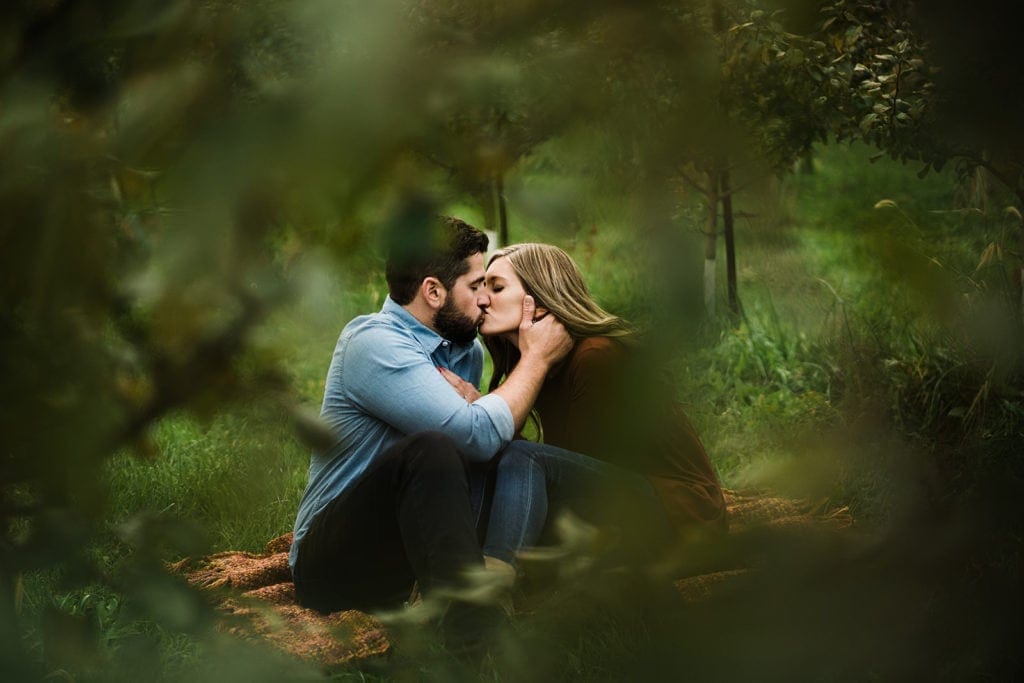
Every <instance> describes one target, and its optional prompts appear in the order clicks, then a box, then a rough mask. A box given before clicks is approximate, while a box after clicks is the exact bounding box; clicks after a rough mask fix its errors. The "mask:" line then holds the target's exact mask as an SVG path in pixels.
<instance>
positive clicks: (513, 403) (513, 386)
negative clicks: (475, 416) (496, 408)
mask: <svg viewBox="0 0 1024 683" xmlns="http://www.w3.org/2000/svg"><path fill="white" fill-rule="evenodd" d="M549 368H550V365H549V364H548V363H547V362H545V361H543V360H537V359H532V358H522V359H520V361H519V363H517V364H516V367H515V369H514V370H512V372H511V374H509V376H508V378H507V379H506V380H505V381H504V382H502V384H501V386H500V387H498V388H497V389H495V390H494V391H492V392H491V393H492V394H495V395H497V396H500V397H501V398H502V399H504V401H505V403H507V404H508V407H509V410H511V411H512V421H513V422H514V423H515V428H516V431H517V432H518V431H519V430H520V429H522V428H523V425H524V424H525V423H526V417H527V416H528V415H529V414H530V410H531V409H532V408H533V404H534V402H535V401H536V400H537V394H539V393H540V389H541V387H542V386H543V385H544V378H545V377H547V373H548V369H549Z"/></svg>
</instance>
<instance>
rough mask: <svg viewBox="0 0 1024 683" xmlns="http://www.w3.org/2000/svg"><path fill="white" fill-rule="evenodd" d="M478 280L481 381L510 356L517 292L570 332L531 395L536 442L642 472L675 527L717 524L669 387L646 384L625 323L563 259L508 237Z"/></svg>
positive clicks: (692, 436) (721, 510) (705, 476)
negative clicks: (482, 289) (484, 358)
mask: <svg viewBox="0 0 1024 683" xmlns="http://www.w3.org/2000/svg"><path fill="white" fill-rule="evenodd" d="M485 284H486V287H487V293H488V297H489V300H490V303H489V305H488V306H487V308H486V311H485V313H484V316H483V322H482V323H481V325H480V333H481V334H482V335H483V336H484V339H485V343H486V345H487V347H488V349H489V350H490V352H491V356H492V358H493V360H494V374H493V376H492V379H491V383H490V389H491V390H493V389H494V388H495V387H497V386H498V385H499V384H500V383H501V381H502V380H503V379H504V378H505V377H506V376H508V374H509V373H510V372H511V371H512V368H514V367H515V364H516V362H517V361H518V359H519V351H518V327H519V323H520V319H521V311H522V305H523V299H524V297H526V296H532V297H533V298H534V300H535V302H536V306H537V315H538V316H543V315H548V314H550V315H554V316H556V317H557V318H558V320H559V321H560V322H561V323H562V324H563V325H565V327H566V329H567V330H568V331H569V332H570V334H571V335H572V337H573V338H574V340H575V345H574V347H573V349H572V351H570V353H569V355H568V357H567V358H566V359H565V360H564V361H562V362H561V363H560V364H559V365H558V366H556V368H554V369H553V370H552V372H551V373H550V374H549V375H548V377H547V379H546V380H545V382H544V386H543V388H542V389H541V392H540V394H539V396H538V398H537V401H536V404H535V409H536V412H537V414H538V415H539V418H540V426H541V430H542V436H543V441H544V443H545V444H550V445H553V446H557V447H559V448H562V449H566V450H568V451H573V452H575V453H585V454H586V455H588V456H591V457H593V458H596V459H599V460H602V461H604V462H606V463H611V464H612V465H614V466H617V467H619V468H624V469H625V470H631V471H633V472H636V473H639V474H641V475H643V476H644V477H645V478H646V480H647V481H648V482H649V484H650V488H652V489H653V491H654V494H655V495H656V497H657V499H658V501H660V503H661V506H662V507H663V509H664V512H665V513H666V514H667V517H668V519H669V520H670V521H671V523H672V526H673V527H674V528H675V530H676V531H677V532H679V533H682V534H691V533H693V532H694V531H698V532H700V531H711V532H720V531H724V530H725V529H726V525H727V521H726V510H725V501H724V499H723V496H722V488H721V484H720V483H719V480H718V477H717V475H716V473H715V470H714V467H713V466H712V464H711V461H710V460H709V458H708V456H707V453H706V452H705V450H704V447H703V445H702V444H701V442H700V439H699V438H698V437H697V434H696V432H695V431H694V430H693V427H692V426H691V425H690V422H689V420H687V418H686V416H685V415H684V414H683V412H682V411H681V410H680V409H679V406H678V405H677V404H676V403H675V401H674V400H673V399H672V398H671V394H670V392H669V391H664V392H658V391H655V390H654V389H655V388H656V387H659V386H660V385H662V382H660V381H658V380H656V379H655V377H654V373H655V372H656V370H655V369H653V368H651V367H650V365H651V364H650V363H649V362H647V363H645V362H644V361H645V358H644V356H643V354H642V352H641V350H640V349H639V348H638V347H637V345H636V343H635V338H634V334H633V332H632V330H631V329H630V327H629V326H628V325H627V324H626V323H625V321H623V320H622V319H621V318H618V317H616V316H614V315H612V314H610V313H608V312H606V311H605V310H603V309H602V308H601V307H600V306H599V305H598V304H597V303H596V302H595V301H594V299H593V297H592V296H591V294H590V291H589V290H588V289H587V286H586V284H585V282H584V280H583V277H582V275H581V274H580V271H579V268H577V266H576V264H575V263H574V262H573V260H572V258H571V257H570V256H569V255H568V254H566V253H565V252H564V251H562V250H561V249H559V248H557V247H554V246H551V245H546V244H518V245H513V246H509V247H506V248H504V249H501V250H499V251H498V252H496V253H495V254H494V256H492V258H491V260H490V262H489V264H488V267H487V273H486V282H485ZM498 476H499V482H498V485H499V487H500V486H501V484H502V481H501V479H502V474H501V471H500V470H499V475H498ZM605 476H614V473H611V474H608V473H605ZM492 522H493V520H492Z"/></svg>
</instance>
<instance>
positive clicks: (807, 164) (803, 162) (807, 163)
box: [798, 148, 814, 175]
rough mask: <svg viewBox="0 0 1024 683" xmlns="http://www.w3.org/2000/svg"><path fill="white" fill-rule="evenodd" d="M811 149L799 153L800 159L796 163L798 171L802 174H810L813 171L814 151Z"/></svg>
mask: <svg viewBox="0 0 1024 683" xmlns="http://www.w3.org/2000/svg"><path fill="white" fill-rule="evenodd" d="M812 149H813V148H812ZM812 149H808V150H807V151H806V152H804V153H803V154H801V155H800V161H799V162H798V163H799V168H800V173H801V174H803V175H811V174H813V173H814V152H813V151H812Z"/></svg>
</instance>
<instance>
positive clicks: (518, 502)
mask: <svg viewBox="0 0 1024 683" xmlns="http://www.w3.org/2000/svg"><path fill="white" fill-rule="evenodd" d="M496 470H497V471H496V480H495V482H494V493H493V496H492V497H491V500H490V506H491V509H490V518H489V521H488V522H487V531H486V534H485V538H484V545H483V552H484V555H488V556H490V557H496V558H498V559H499V560H504V561H505V562H509V563H515V560H516V553H517V552H518V551H519V550H522V549H523V548H529V547H531V546H535V545H538V543H540V542H541V540H542V538H543V539H545V540H547V537H548V536H550V531H551V529H550V527H549V525H548V522H550V521H553V520H554V519H555V518H556V517H557V514H558V513H560V512H562V511H563V510H571V511H572V512H573V513H575V514H576V515H577V516H579V517H580V518H582V519H583V520H584V521H586V522H588V523H590V524H593V525H595V526H598V527H599V528H605V529H607V528H618V529H619V530H620V531H621V532H622V533H621V539H622V541H623V542H622V544H621V546H622V547H621V548H620V549H621V550H623V551H625V552H627V553H628V554H629V556H630V557H631V559H633V560H639V561H644V560H646V559H649V558H651V557H653V555H654V554H655V553H656V552H657V551H658V549H659V548H661V547H665V545H667V544H669V543H671V541H672V539H673V538H674V536H673V532H672V527H671V523H670V522H669V520H668V517H667V515H666V514H665V510H664V508H663V507H662V505H661V502H660V501H659V499H658V497H657V494H656V493H655V492H654V489H653V487H652V486H651V484H650V482H649V481H647V479H646V478H645V477H643V476H642V475H640V474H637V473H636V472H631V471H629V470H624V469H622V468H620V467H616V466H615V465H611V464H609V463H606V462H603V461H601V460H596V459H594V458H591V457H588V456H586V455H581V454H580V453H573V452H572V451H567V450H565V449H563V448H558V447H556V446H551V445H548V444H540V443H533V442H531V441H521V440H520V441H513V442H512V443H511V444H509V446H508V447H507V448H505V450H504V452H503V453H502V455H501V459H500V460H499V461H498V464H497V466H496Z"/></svg>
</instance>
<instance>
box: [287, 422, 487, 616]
mask: <svg viewBox="0 0 1024 683" xmlns="http://www.w3.org/2000/svg"><path fill="white" fill-rule="evenodd" d="M475 522H476V516H475V514H474V512H473V510H472V508H471V505H470V489H469V481H468V478H467V473H466V464H465V461H464V460H463V458H462V456H461V455H460V454H459V452H458V449H457V448H456V446H455V443H454V442H453V441H452V440H451V439H449V438H447V437H446V436H444V435H443V434H440V433H438V432H423V433H419V434H413V435H412V436H408V437H406V438H405V439H402V440H401V441H399V442H398V443H397V444H395V445H394V446H392V447H391V448H389V449H388V450H387V451H385V452H384V453H383V454H382V455H381V457H380V459H379V460H378V462H377V464H376V466H375V468H374V469H373V470H372V471H370V472H368V473H367V474H366V475H364V476H363V478H362V479H361V480H360V481H359V483H358V484H356V486H355V487H353V488H352V489H351V490H350V491H348V492H347V493H345V494H344V495H342V496H339V497H338V498H337V499H335V500H334V501H333V502H332V503H331V504H330V505H329V506H328V507H327V509H325V510H324V511H323V512H322V513H321V514H320V515H319V516H318V517H317V518H316V519H315V520H314V522H313V524H312V526H311V527H310V529H309V531H308V532H307V534H306V536H305V538H303V540H302V543H301V545H300V546H299V553H298V557H297V558H296V563H295V572H294V575H295V588H296V592H297V595H298V598H299V602H300V603H301V604H302V605H305V606H307V607H312V608H314V609H317V610H319V611H321V612H333V611H336V610H339V609H377V608H386V607H394V606H398V605H401V604H402V602H403V601H404V600H406V599H407V598H408V597H409V592H410V590H411V588H412V584H413V581H415V580H417V579H418V580H419V583H420V589H421V590H422V591H423V592H424V594H427V593H429V592H430V591H431V590H432V589H434V588H438V587H441V586H453V585H457V584H458V583H460V577H461V573H462V570H464V569H465V568H466V567H469V566H472V565H480V564H482V563H483V558H482V556H481V553H480V545H479V543H478V541H477V536H476V529H475Z"/></svg>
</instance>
